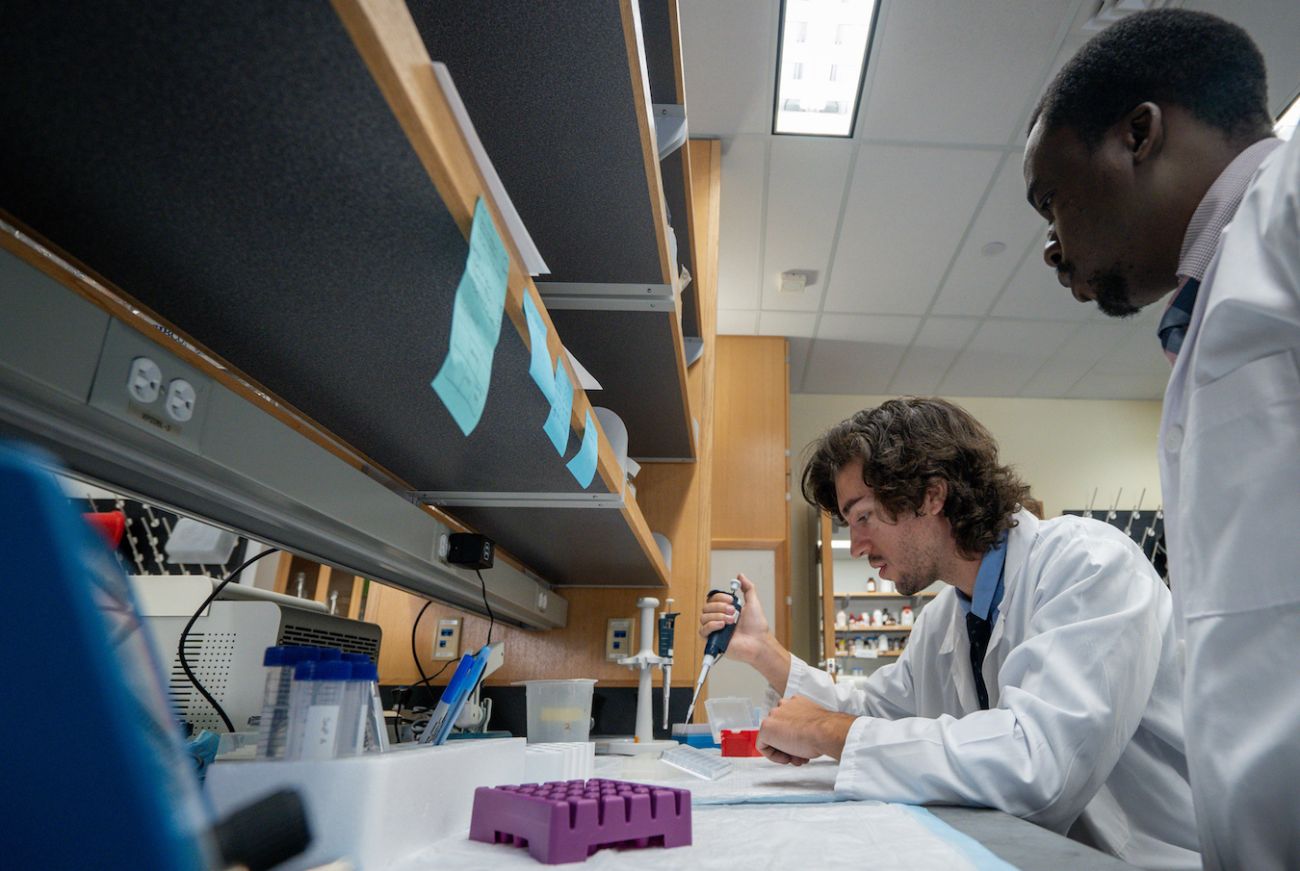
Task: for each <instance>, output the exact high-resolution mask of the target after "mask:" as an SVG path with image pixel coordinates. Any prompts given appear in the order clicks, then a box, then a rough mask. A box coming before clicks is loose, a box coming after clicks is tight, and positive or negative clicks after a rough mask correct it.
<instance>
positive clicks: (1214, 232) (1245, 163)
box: [1178, 136, 1282, 281]
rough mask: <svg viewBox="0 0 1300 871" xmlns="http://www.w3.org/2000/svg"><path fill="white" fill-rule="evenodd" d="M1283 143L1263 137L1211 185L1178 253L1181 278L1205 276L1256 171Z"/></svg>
mask: <svg viewBox="0 0 1300 871" xmlns="http://www.w3.org/2000/svg"><path fill="white" fill-rule="evenodd" d="M1281 144H1282V140H1281V139H1278V138H1276V137H1274V136H1270V137H1268V138H1266V139H1261V140H1260V141H1258V142H1256V143H1255V144H1254V145H1252V146H1250V147H1249V148H1247V149H1246V150H1245V151H1243V152H1241V153H1240V154H1238V155H1237V156H1236V157H1235V158H1233V161H1232V163H1229V164H1228V166H1227V168H1225V169H1224V170H1223V172H1222V173H1220V174H1219V177H1218V178H1216V179H1215V180H1214V184H1212V185H1210V189H1209V190H1208V191H1206V192H1205V196H1204V198H1202V199H1201V202H1200V205H1198V206H1197V207H1196V211H1195V212H1193V213H1192V220H1191V221H1190V222H1189V223H1188V224H1187V232H1186V233H1185V234H1183V247H1182V250H1181V251H1179V253H1178V277H1179V279H1180V280H1183V279H1187V278H1194V279H1196V280H1197V281H1201V280H1202V279H1204V278H1205V270H1207V269H1208V268H1209V266H1210V261H1211V260H1213V259H1214V253H1215V252H1216V251H1217V250H1218V249H1219V236H1220V235H1221V234H1222V233H1223V228H1224V227H1226V226H1228V224H1229V223H1230V222H1231V221H1232V216H1233V215H1235V214H1236V213H1237V207H1238V206H1240V205H1241V198H1242V197H1243V196H1245V194H1246V187H1247V186H1248V185H1249V184H1250V180H1251V178H1252V177H1253V176H1254V175H1255V170H1257V169H1259V165H1260V164H1261V163H1263V162H1264V158H1266V157H1268V156H1269V155H1270V154H1272V153H1273V150H1274V149H1275V148H1277V147H1278V146H1280V145H1281Z"/></svg>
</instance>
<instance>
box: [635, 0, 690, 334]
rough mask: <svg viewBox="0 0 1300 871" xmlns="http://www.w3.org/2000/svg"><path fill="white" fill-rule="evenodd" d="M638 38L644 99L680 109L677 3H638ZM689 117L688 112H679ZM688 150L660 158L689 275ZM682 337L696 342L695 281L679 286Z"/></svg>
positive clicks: (683, 96)
mask: <svg viewBox="0 0 1300 871" xmlns="http://www.w3.org/2000/svg"><path fill="white" fill-rule="evenodd" d="M640 9H641V35H642V40H643V42H644V45H645V65H646V74H647V78H648V80H649V82H650V99H651V100H652V101H653V103H654V105H655V107H656V119H658V118H659V117H660V112H659V107H668V106H678V107H681V108H682V109H686V84H685V81H684V78H683V75H682V40H681V29H680V27H679V21H680V19H679V16H678V10H677V0H641V3H640ZM685 114H686V116H687V117H688V118H689V112H687V113H685ZM689 151H690V149H686V148H683V149H680V150H678V151H674V152H673V153H672V154H669V155H668V156H667V157H665V158H663V159H662V160H661V161H660V163H659V167H660V172H661V174H662V176H663V186H664V199H665V200H666V201H667V203H668V213H669V224H670V225H671V226H672V227H673V228H674V230H675V231H676V233H677V236H678V239H677V242H678V260H679V262H680V264H681V265H682V266H684V267H685V268H686V271H687V272H688V273H689V274H690V275H691V276H694V275H695V274H696V268H695V256H694V255H695V252H694V251H693V250H691V246H690V245H689V244H686V240H687V239H694V238H695V214H694V210H693V208H692V203H693V198H692V197H691V189H690V184H691V181H690V180H691V171H690V154H689ZM681 320H682V333H683V334H685V335H687V336H692V337H699V336H700V335H701V333H700V301H699V294H698V293H697V292H696V286H695V281H694V280H692V281H691V282H690V283H688V284H686V285H685V286H683V287H682V292H681Z"/></svg>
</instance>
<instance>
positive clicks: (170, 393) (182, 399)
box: [163, 378, 198, 423]
mask: <svg viewBox="0 0 1300 871" xmlns="http://www.w3.org/2000/svg"><path fill="white" fill-rule="evenodd" d="M197 399H198V394H196V393H195V392H194V385H193V384H191V383H190V382H188V381H186V380H185V379H184V378H176V379H173V381H172V383H171V384H168V385H167V401H166V402H164V403H163V410H164V411H166V412H167V416H168V417H170V418H171V419H172V420H174V421H176V422H177V423H185V421H187V420H189V419H190V418H191V417H193V416H194V403H195V401H196V400H197Z"/></svg>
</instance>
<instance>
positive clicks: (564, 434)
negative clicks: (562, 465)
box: [542, 360, 573, 456]
mask: <svg viewBox="0 0 1300 871" xmlns="http://www.w3.org/2000/svg"><path fill="white" fill-rule="evenodd" d="M554 384H555V393H554V395H552V396H551V413H550V415H548V416H547V418H546V423H544V424H542V429H543V430H544V431H545V432H546V434H547V435H548V436H550V437H551V444H553V445H555V451H556V453H558V454H559V455H560V456H564V451H565V450H566V449H567V448H568V447H569V414H570V413H572V411H573V384H572V382H570V381H569V371H568V370H567V369H565V368H564V361H563V360H556V361H555V382H554Z"/></svg>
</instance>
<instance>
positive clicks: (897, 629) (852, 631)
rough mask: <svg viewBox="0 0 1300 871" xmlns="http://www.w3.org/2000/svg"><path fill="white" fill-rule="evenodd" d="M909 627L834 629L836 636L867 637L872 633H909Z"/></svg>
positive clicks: (910, 628) (910, 629)
mask: <svg viewBox="0 0 1300 871" xmlns="http://www.w3.org/2000/svg"><path fill="white" fill-rule="evenodd" d="M911 631H912V627H911V626H902V625H895V626H864V627H862V628H861V629H836V630H835V634H836V635H864V634H865V635H869V634H871V633H872V632H911Z"/></svg>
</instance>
